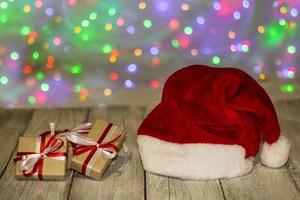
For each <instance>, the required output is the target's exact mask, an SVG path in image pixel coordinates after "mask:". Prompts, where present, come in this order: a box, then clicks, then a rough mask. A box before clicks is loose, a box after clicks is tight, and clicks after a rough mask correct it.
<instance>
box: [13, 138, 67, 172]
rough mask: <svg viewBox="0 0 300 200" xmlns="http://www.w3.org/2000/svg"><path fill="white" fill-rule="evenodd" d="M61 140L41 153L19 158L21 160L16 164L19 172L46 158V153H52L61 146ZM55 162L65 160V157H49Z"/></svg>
mask: <svg viewBox="0 0 300 200" xmlns="http://www.w3.org/2000/svg"><path fill="white" fill-rule="evenodd" d="M62 142H63V141H62V140H57V141H56V142H55V143H54V144H53V145H51V144H50V145H49V147H47V148H46V149H45V150H44V151H43V152H40V153H33V154H28V155H23V156H21V160H20V161H19V162H18V168H19V170H21V171H25V170H28V169H30V168H32V167H33V166H34V165H35V164H36V163H37V162H38V161H39V159H41V158H46V157H47V154H48V153H52V152H54V151H55V150H57V148H58V147H59V146H60V145H61V144H62ZM49 158H52V159H56V160H65V159H66V157H65V156H56V157H49Z"/></svg>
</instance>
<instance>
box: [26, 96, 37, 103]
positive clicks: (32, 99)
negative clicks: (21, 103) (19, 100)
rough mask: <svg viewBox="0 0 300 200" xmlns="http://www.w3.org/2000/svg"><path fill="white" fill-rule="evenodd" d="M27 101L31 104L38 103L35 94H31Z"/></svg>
mask: <svg viewBox="0 0 300 200" xmlns="http://www.w3.org/2000/svg"><path fill="white" fill-rule="evenodd" d="M27 101H28V103H30V104H35V103H36V99H35V97H34V96H29V97H28V98H27Z"/></svg>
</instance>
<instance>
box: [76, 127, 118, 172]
mask: <svg viewBox="0 0 300 200" xmlns="http://www.w3.org/2000/svg"><path fill="white" fill-rule="evenodd" d="M112 126H113V124H112V123H109V124H108V125H107V127H106V128H105V130H104V132H103V133H102V135H101V136H100V138H99V139H98V141H97V144H96V145H92V146H85V145H82V146H80V147H77V148H75V149H74V155H80V154H83V153H85V152H87V151H90V153H89V154H88V156H87V158H86V159H85V160H84V162H83V164H82V167H81V173H82V174H85V173H86V169H87V166H88V164H89V162H90V160H91V159H92V157H93V156H94V154H95V153H96V151H97V149H98V148H111V149H113V150H115V151H119V148H118V147H117V146H116V145H115V144H113V142H115V141H117V140H118V139H119V138H120V137H121V135H119V136H117V137H116V138H114V139H112V140H110V141H108V142H106V143H102V142H103V140H104V139H105V137H106V136H107V134H108V132H109V130H110V129H111V127H112ZM108 151H109V150H108Z"/></svg>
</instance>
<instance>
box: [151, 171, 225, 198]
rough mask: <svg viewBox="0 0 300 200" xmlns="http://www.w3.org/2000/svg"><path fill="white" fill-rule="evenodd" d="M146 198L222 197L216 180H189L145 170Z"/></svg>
mask: <svg viewBox="0 0 300 200" xmlns="http://www.w3.org/2000/svg"><path fill="white" fill-rule="evenodd" d="M146 180H147V183H146V184H147V189H146V191H147V199H150V200H151V199H153V200H155V199H224V198H223V194H222V189H221V186H220V184H219V181H218V180H209V181H191V180H180V179H176V178H171V177H166V176H161V175H156V174H152V173H148V172H146Z"/></svg>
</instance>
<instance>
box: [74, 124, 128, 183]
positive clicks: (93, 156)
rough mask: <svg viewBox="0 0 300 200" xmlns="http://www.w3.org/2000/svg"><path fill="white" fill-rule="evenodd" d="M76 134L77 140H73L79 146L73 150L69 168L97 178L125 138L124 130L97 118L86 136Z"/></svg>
mask: <svg viewBox="0 0 300 200" xmlns="http://www.w3.org/2000/svg"><path fill="white" fill-rule="evenodd" d="M78 136H79V138H77V140H78V142H76V138H75V140H73V142H74V143H77V144H80V146H79V147H77V148H76V149H75V150H74V152H73V158H72V159H71V169H73V170H76V171H78V172H81V173H82V174H84V175H86V176H89V177H92V178H94V179H96V180H99V179H100V178H101V176H102V174H103V173H104V172H105V170H106V168H107V167H108V166H109V164H110V162H111V160H112V159H113V158H114V157H115V156H116V155H117V152H118V150H119V148H120V146H121V145H122V143H123V141H124V138H125V130H124V129H123V128H121V127H119V126H116V125H114V124H112V123H110V122H106V121H103V120H100V119H98V120H96V122H95V123H94V124H93V127H92V129H91V131H90V132H89V134H88V135H87V137H81V136H80V135H78ZM69 139H71V140H72V138H69ZM73 139H74V138H73Z"/></svg>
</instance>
